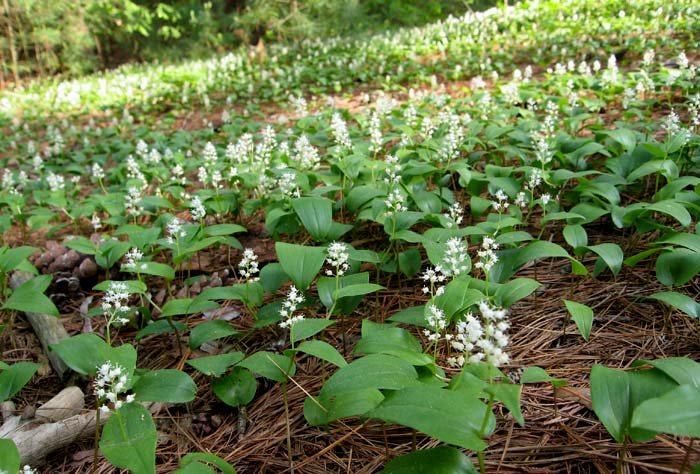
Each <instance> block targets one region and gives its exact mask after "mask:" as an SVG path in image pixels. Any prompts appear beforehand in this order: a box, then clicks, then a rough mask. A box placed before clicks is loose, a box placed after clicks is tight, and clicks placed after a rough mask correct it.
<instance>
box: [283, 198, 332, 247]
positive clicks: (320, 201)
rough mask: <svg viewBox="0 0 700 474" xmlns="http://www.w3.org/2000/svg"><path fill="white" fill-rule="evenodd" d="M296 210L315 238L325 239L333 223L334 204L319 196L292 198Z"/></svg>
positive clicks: (318, 239)
mask: <svg viewBox="0 0 700 474" xmlns="http://www.w3.org/2000/svg"><path fill="white" fill-rule="evenodd" d="M292 207H293V208H294V212H296V214H297V216H298V217H299V219H300V220H301V223H302V224H303V225H304V227H305V228H306V230H307V231H308V232H309V234H311V236H312V237H313V238H314V240H317V241H324V240H326V238H327V237H328V233H329V232H330V230H331V225H332V224H333V204H332V203H331V201H330V200H328V199H324V198H319V197H302V198H297V199H292Z"/></svg>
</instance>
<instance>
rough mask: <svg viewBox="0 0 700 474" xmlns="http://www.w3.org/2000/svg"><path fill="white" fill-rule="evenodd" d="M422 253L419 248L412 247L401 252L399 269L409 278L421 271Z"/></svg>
mask: <svg viewBox="0 0 700 474" xmlns="http://www.w3.org/2000/svg"><path fill="white" fill-rule="evenodd" d="M421 263H422V261H421V255H420V252H419V251H418V249H416V248H410V249H407V250H404V251H403V252H400V253H399V270H401V273H403V274H404V275H406V276H407V277H408V278H411V277H413V276H414V275H415V274H416V273H418V272H419V271H420V267H421Z"/></svg>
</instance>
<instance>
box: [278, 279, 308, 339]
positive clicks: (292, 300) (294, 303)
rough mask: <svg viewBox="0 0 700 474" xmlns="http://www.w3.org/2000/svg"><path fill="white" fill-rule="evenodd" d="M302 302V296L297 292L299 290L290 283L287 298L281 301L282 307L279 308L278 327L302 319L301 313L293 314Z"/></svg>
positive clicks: (284, 326)
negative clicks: (279, 318) (279, 319)
mask: <svg viewBox="0 0 700 474" xmlns="http://www.w3.org/2000/svg"><path fill="white" fill-rule="evenodd" d="M303 302H304V297H303V296H302V295H301V293H299V290H297V288H296V287H295V286H294V285H292V286H291V287H290V288H289V293H287V299H286V300H285V301H284V302H283V303H282V309H280V316H281V317H282V321H281V322H280V327H281V328H283V329H285V328H288V327H291V326H293V325H294V324H295V323H297V322H299V321H301V320H303V319H304V316H303V315H296V316H295V315H294V312H295V311H296V310H297V307H298V306H299V305H300V304H301V303H303Z"/></svg>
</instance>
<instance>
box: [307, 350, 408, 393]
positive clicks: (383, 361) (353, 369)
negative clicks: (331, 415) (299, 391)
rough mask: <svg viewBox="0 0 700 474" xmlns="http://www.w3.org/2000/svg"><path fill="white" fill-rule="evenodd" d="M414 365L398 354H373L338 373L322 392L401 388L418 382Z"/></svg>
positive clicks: (329, 380) (327, 382)
mask: <svg viewBox="0 0 700 474" xmlns="http://www.w3.org/2000/svg"><path fill="white" fill-rule="evenodd" d="M417 379H418V373H417V372H416V369H415V368H413V365H412V364H410V363H408V362H406V361H405V360H403V359H399V358H398V357H394V356H390V355H384V354H370V355H368V356H365V357H362V358H360V359H357V360H354V361H353V362H351V363H350V364H348V365H346V366H345V367H342V368H341V369H340V370H338V371H337V372H336V373H334V374H333V375H332V376H331V377H330V378H329V379H328V380H327V381H326V383H325V384H324V385H323V388H322V389H321V394H328V395H331V394H332V395H337V394H340V393H343V392H346V391H349V390H360V389H363V388H376V389H388V390H399V389H401V388H404V387H408V386H410V385H415V384H416V383H418V381H417Z"/></svg>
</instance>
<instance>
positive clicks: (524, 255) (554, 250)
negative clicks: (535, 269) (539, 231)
mask: <svg viewBox="0 0 700 474" xmlns="http://www.w3.org/2000/svg"><path fill="white" fill-rule="evenodd" d="M553 257H561V258H569V254H568V253H567V251H566V250H564V248H563V247H562V246H561V245H557V244H555V243H552V242H548V241H546V240H535V241H534V242H531V243H529V244H528V245H526V246H525V247H523V248H522V249H520V251H518V253H517V254H516V256H515V261H514V265H513V266H514V267H515V268H520V267H521V266H523V265H525V264H526V263H528V262H532V261H534V260H539V259H542V258H553Z"/></svg>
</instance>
